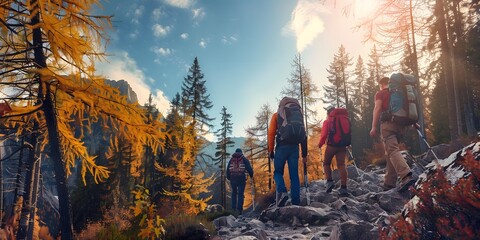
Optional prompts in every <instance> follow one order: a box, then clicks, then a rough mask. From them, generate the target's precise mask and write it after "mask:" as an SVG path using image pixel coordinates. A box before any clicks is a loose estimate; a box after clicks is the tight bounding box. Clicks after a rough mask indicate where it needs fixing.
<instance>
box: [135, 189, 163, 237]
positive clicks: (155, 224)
mask: <svg viewBox="0 0 480 240" xmlns="http://www.w3.org/2000/svg"><path fill="white" fill-rule="evenodd" d="M132 193H133V194H134V196H135V202H134V205H133V206H132V207H130V209H131V210H132V211H133V214H134V216H135V217H139V218H140V223H139V227H140V232H139V234H138V236H139V237H141V238H142V239H159V238H160V237H161V236H162V235H164V234H165V229H164V228H163V226H164V224H165V220H164V219H162V218H161V217H160V216H159V215H158V213H157V212H156V209H157V206H156V205H155V204H154V203H152V202H151V200H150V193H149V191H148V189H145V188H143V187H142V186H137V187H136V189H135V190H133V191H132Z"/></svg>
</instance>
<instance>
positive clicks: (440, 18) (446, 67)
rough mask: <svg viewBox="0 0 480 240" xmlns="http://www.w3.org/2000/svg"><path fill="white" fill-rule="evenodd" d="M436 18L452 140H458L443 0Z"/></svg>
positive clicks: (437, 6) (437, 0)
mask: <svg viewBox="0 0 480 240" xmlns="http://www.w3.org/2000/svg"><path fill="white" fill-rule="evenodd" d="M435 4H436V11H435V12H436V14H435V15H436V16H437V26H438V34H439V37H440V44H441V48H442V66H443V74H444V78H445V86H446V89H447V103H448V120H449V121H448V122H449V128H450V139H451V140H456V139H457V138H458V135H459V133H460V132H459V131H458V118H457V114H456V113H457V110H456V100H457V99H456V98H455V88H454V79H453V74H452V71H453V70H452V66H451V65H450V62H449V59H452V56H451V52H450V47H449V42H448V37H447V27H446V20H445V10H444V6H443V1H442V0H436V3H435Z"/></svg>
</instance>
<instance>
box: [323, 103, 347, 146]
mask: <svg viewBox="0 0 480 240" xmlns="http://www.w3.org/2000/svg"><path fill="white" fill-rule="evenodd" d="M330 115H331V116H332V119H331V122H330V124H329V129H328V141H327V144H328V145H330V146H334V147H346V146H349V145H350V144H351V143H352V128H351V125H350V119H349V118H348V111H347V109H345V108H336V109H334V110H333V112H332V113H331V114H330Z"/></svg>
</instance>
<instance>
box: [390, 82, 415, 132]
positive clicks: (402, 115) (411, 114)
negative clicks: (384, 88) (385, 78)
mask: <svg viewBox="0 0 480 240" xmlns="http://www.w3.org/2000/svg"><path fill="white" fill-rule="evenodd" d="M388 90H389V92H390V102H389V109H388V111H389V113H390V114H391V120H392V121H393V122H395V123H396V124H398V125H402V126H407V125H412V124H414V123H416V122H417V121H418V106H417V104H418V91H417V81H416V79H415V77H414V76H412V75H409V74H403V73H394V74H392V76H391V77H390V81H389V83H388Z"/></svg>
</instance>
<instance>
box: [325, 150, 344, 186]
mask: <svg viewBox="0 0 480 240" xmlns="http://www.w3.org/2000/svg"><path fill="white" fill-rule="evenodd" d="M346 154H347V149H346V148H345V147H334V146H330V145H327V149H325V156H324V159H323V172H324V173H325V177H326V178H327V180H331V179H332V169H331V168H330V164H332V159H333V157H334V156H335V158H336V159H337V167H338V170H339V171H340V183H341V185H343V186H347V169H346V167H345V156H346Z"/></svg>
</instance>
